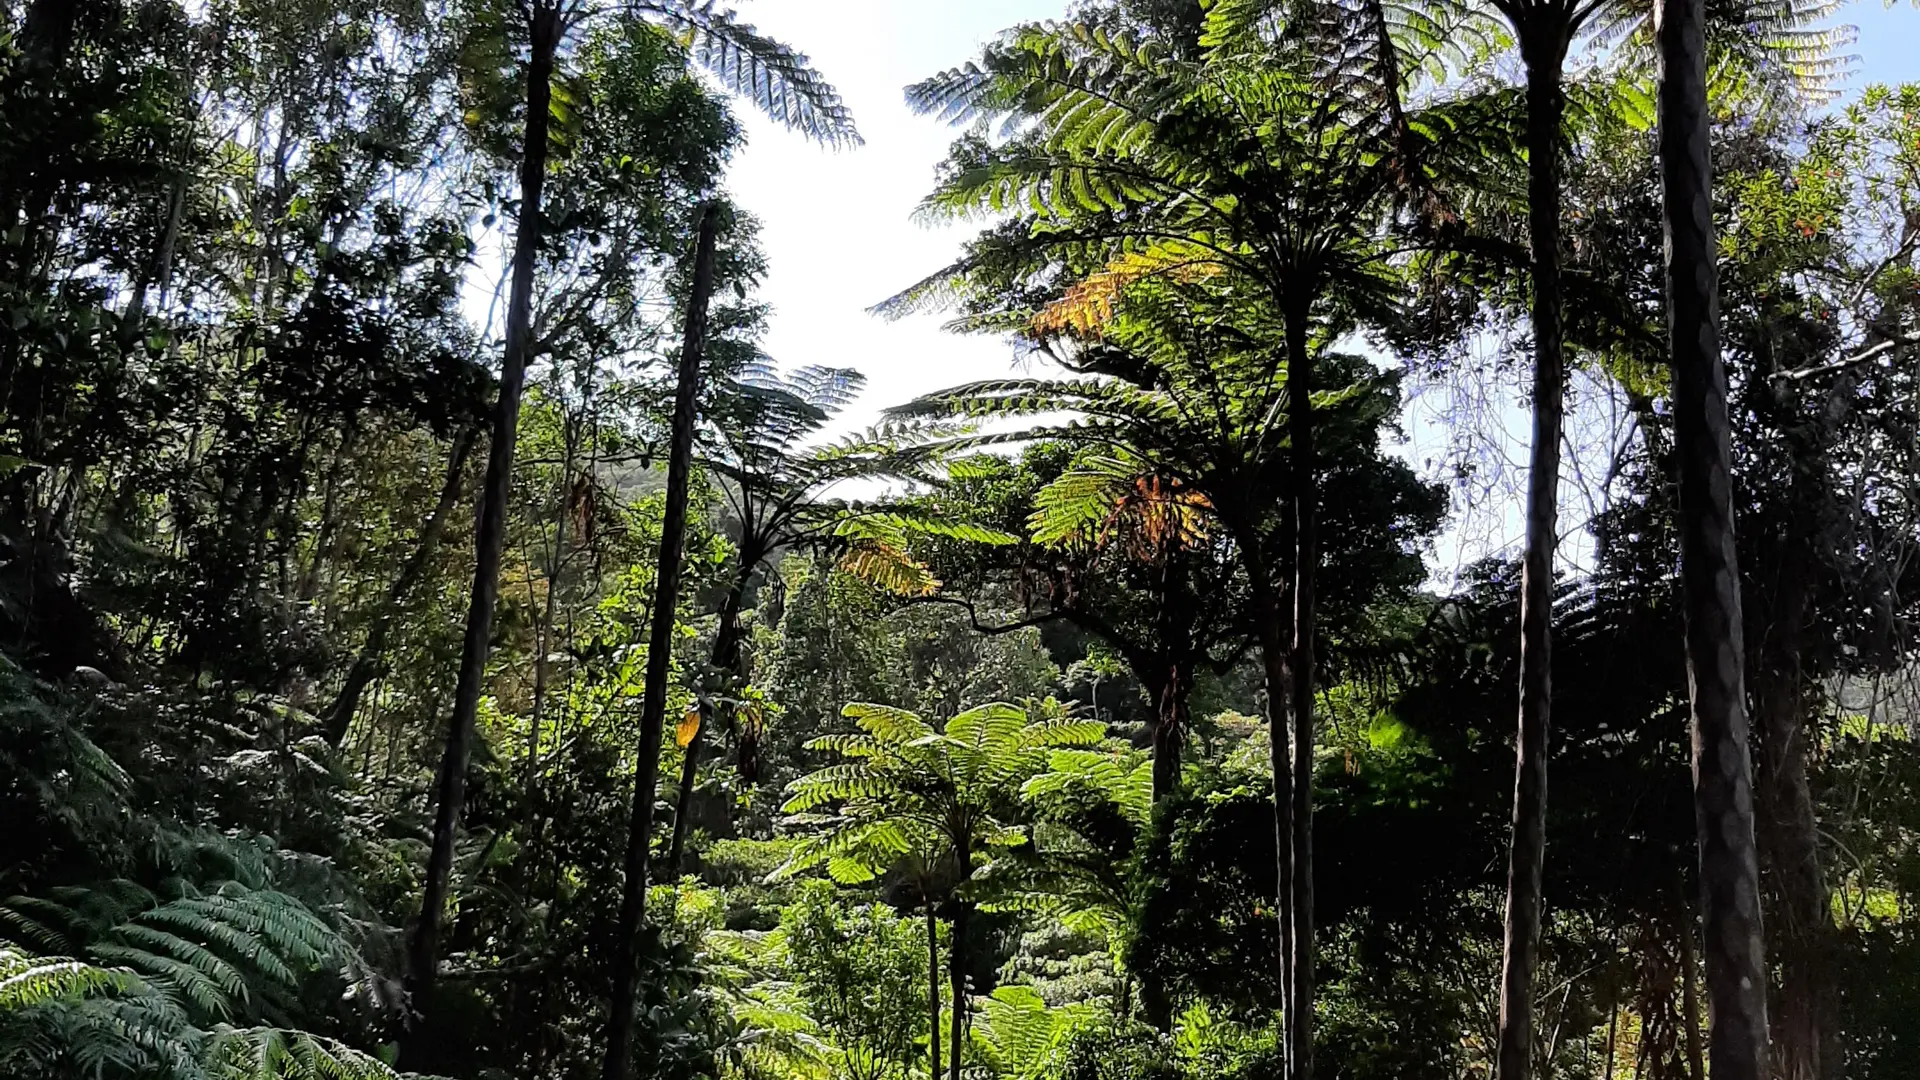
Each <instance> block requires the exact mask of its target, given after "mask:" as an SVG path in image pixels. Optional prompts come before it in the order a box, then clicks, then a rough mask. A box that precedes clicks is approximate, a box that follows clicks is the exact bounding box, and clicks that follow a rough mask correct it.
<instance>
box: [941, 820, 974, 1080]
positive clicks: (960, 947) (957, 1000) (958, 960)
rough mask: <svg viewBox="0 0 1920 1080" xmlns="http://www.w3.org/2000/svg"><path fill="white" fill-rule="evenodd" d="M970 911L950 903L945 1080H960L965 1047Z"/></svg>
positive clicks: (956, 902)
mask: <svg viewBox="0 0 1920 1080" xmlns="http://www.w3.org/2000/svg"><path fill="white" fill-rule="evenodd" d="M963 857H964V855H963ZM962 865H963V866H964V865H965V864H964V863H963V864H962ZM971 909H972V905H971V904H968V903H967V902H966V901H964V900H960V899H957V898H956V899H955V900H954V901H953V943H952V946H951V947H950V948H949V949H948V950H947V977H948V981H949V982H950V984H951V985H952V989H953V1016H952V1017H950V1018H949V1019H950V1020H951V1021H952V1025H953V1026H952V1029H951V1031H950V1033H949V1038H948V1040H947V1041H948V1042H949V1043H950V1044H952V1049H951V1050H950V1051H949V1052H950V1053H951V1055H952V1056H951V1058H950V1059H949V1060H948V1063H947V1080H960V1064H961V1058H963V1057H964V1056H965V1055H964V1054H962V1053H961V1049H962V1048H963V1047H965V1046H966V1045H967V923H968V917H969V916H970V915H972V913H973V912H972V910H971Z"/></svg>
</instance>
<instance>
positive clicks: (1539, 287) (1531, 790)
mask: <svg viewBox="0 0 1920 1080" xmlns="http://www.w3.org/2000/svg"><path fill="white" fill-rule="evenodd" d="M1520 29H1521V38H1520V40H1521V50H1522V56H1523V58H1524V59H1525V61H1526V66H1527V173H1528V176H1527V204H1528V224H1529V233H1530V239H1531V246H1532V260H1533V267H1532V276H1533V448H1532V456H1531V460H1530V461H1529V463H1528V473H1527V549H1526V556H1525V559H1524V561H1523V565H1522V569H1521V575H1520V729H1519V733H1518V737H1517V739H1516V746H1515V753H1514V783H1513V823H1512V851H1511V854H1510V856H1509V861H1508V864H1507V913H1506V950H1505V953H1504V956H1503V957H1502V962H1501V970H1500V1036H1499V1046H1498V1050H1497V1055H1496V1058H1495V1062H1494V1078H1495V1080H1527V1078H1528V1077H1530V1076H1531V1075H1532V1074H1533V972H1534V966H1535V964H1536V963H1537V961H1538V959H1539V951H1540V899H1541V874H1542V869H1543V867H1544V866H1545V864H1546V849H1547V756H1548V753H1549V749H1550V747H1551V741H1552V740H1551V734H1552V722H1553V717H1552V707H1553V552H1554V547H1555V544H1556V540H1557V538H1556V536H1555V529H1556V524H1557V518H1558V516H1559V509H1560V507H1559V501H1560V500H1559V489H1560V428H1561V419H1562V412H1563V409H1564V401H1563V400H1562V399H1563V395H1564V394H1565V382H1566V372H1565V359H1564V357H1563V356H1562V351H1561V340H1560V335H1561V328H1560V117H1561V112H1562V110H1563V109H1564V107H1565V99H1564V97H1563V95H1562V92H1561V85H1560V72H1561V65H1562V64H1563V62H1564V60H1565V57H1566V51H1567V35H1566V32H1565V29H1564V27H1563V26H1560V25H1557V24H1548V25H1546V26H1545V27H1534V28H1529V27H1522V28H1520Z"/></svg>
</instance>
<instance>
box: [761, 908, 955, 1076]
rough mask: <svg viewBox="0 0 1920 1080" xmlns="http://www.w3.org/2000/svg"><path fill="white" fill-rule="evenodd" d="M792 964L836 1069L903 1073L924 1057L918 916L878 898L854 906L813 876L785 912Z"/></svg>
mask: <svg viewBox="0 0 1920 1080" xmlns="http://www.w3.org/2000/svg"><path fill="white" fill-rule="evenodd" d="M780 935H781V940H782V942H783V943H784V945H785V947H786V954H787V970H788V971H789V973H790V976H791V978H792V979H793V981H794V984H795V990H796V991H797V994H798V996H799V998H800V1000H801V1001H802V1002H803V1003H804V1004H805V1006H806V1012H807V1014H808V1016H810V1017H811V1018H812V1019H813V1022H814V1024H815V1025H816V1026H817V1029H818V1031H819V1033H820V1035H821V1036H822V1037H823V1038H825V1039H826V1040H827V1041H828V1043H830V1044H831V1046H832V1052H831V1054H830V1055H829V1058H830V1061H831V1065H830V1067H831V1068H832V1070H833V1072H834V1073H835V1074H837V1075H843V1076H846V1077H849V1078H851V1080H882V1078H884V1077H888V1076H906V1075H909V1074H911V1073H912V1072H913V1071H914V1068H915V1067H916V1066H917V1064H918V1062H919V1060H920V1058H919V1056H918V1055H917V1054H916V1053H915V1046H916V1043H921V1044H924V1041H925V1037H926V1024H927V1013H926V1008H925V1003H926V973H927V953H926V942H925V939H924V937H923V934H922V931H921V929H920V927H919V926H918V924H916V923H915V922H914V921H913V920H911V919H903V918H899V917H897V916H895V915H893V914H892V913H890V912H888V911H886V910H885V909H884V908H883V907H882V906H880V905H878V904H868V905H866V906H865V907H862V908H858V909H853V910H849V909H848V907H847V905H846V903H845V900H844V898H843V897H841V896H840V895H839V894H838V892H837V890H836V889H835V888H834V887H833V886H832V885H830V884H827V883H825V882H818V881H815V882H809V883H807V884H806V885H804V886H803V887H802V888H801V889H800V890H799V892H798V894H797V896H796V897H795V899H794V901H793V902H792V903H791V904H789V905H787V906H786V907H785V909H784V910H783V911H782V913H781V916H780Z"/></svg>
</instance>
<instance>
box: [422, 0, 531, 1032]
mask: <svg viewBox="0 0 1920 1080" xmlns="http://www.w3.org/2000/svg"><path fill="white" fill-rule="evenodd" d="M528 30H529V31H530V37H531V42H530V45H531V52H530V55H529V59H528V64H527V115H526V133H525V138H524V140H523V142H522V147H521V161H520V214H519V221H518V223H517V225H516V227H515V235H514V251H513V273H512V285H511V288H510V290H509V292H508V300H507V340H506V356H505V360H504V362H503V363H502V365H501V369H500V397H499V401H498V403H497V404H496V405H495V407H494V415H493V439H492V442H491V444H490V445H489V447H488V450H487V479H486V488H485V490H484V491H483V492H482V494H481V502H480V514H479V524H478V527H477V528H476V529H475V535H474V550H475V558H474V570H473V596H472V600H471V602H470V603H469V605H468V608H467V629H466V638H465V640H464V642H463V644H462V647H461V654H460V678H459V681H458V683H457V684H456V686H455V689H454V702H453V716H452V719H451V721H450V722H449V724H448V730H447V745H446V753H445V754H444V755H442V757H441V759H440V770H439V773H438V775H436V776H435V778H434V792H435V803H436V807H435V812H434V821H433V847H432V851H431V853H430V854H429V855H428V857H427V875H426V888H425V890H424V895H423V896H422V898H421V903H420V919H419V922H418V924H417V925H416V926H415V928H414V935H413V942H412V948H411V950H410V954H409V956H408V963H407V971H408V980H407V982H408V990H409V993H410V994H411V999H412V1008H413V1009H414V1011H415V1013H416V1014H418V1013H419V1012H420V1011H421V1010H422V1009H424V1008H426V1007H427V1006H428V1005H429V1004H430V1002H431V1000H432V993H433V986H434V980H435V979H436V978H437V977H438V974H439V966H440V920H441V917H442V915H443V914H444V913H445V910H446V906H447V893H448V889H449V888H450V886H451V884H452V879H453V846H454V839H455V835H456V833H457V832H458V831H459V827H460V816H461V812H462V810H464V809H465V806H466V796H467V759H468V757H469V756H470V754H471V752H472V748H473V726H474V718H475V716H476V715H477V714H478V713H479V710H480V693H481V689H482V687H481V683H482V682H484V681H485V678H486V671H487V652H488V648H489V645H490V642H491V638H492V634H493V607H494V601H495V599H496V598H497V597H498V595H499V591H500V556H501V552H502V550H503V549H504V548H505V546H506V541H507V503H508V500H509V498H510V497H511V495H512V490H513V447H514V439H515V437H516V435H517V434H518V431H519V424H520V395H521V391H522V390H523V389H524V388H525V385H526V375H527V359H528V354H529V353H530V352H531V351H532V344H533V342H532V336H533V335H532V325H533V272H534V263H535V261H536V257H537V256H538V254H539V248H540V214H541V193H542V191H543V189H544V188H545V186H546V178H547V110H548V108H549V106H550V103H551V98H552V94H553V62H554V54H555V52H556V51H557V50H558V48H559V44H560V34H561V31H562V30H563V25H562V23H561V20H560V13H559V12H558V11H557V10H555V9H553V8H550V7H546V6H544V5H540V6H536V7H535V8H534V9H533V11H532V13H531V15H530V16H529V19H528ZM424 1031H425V1026H424V1025H419V1024H416V1026H415V1028H414V1032H420V1033H424ZM408 1042H409V1043H410V1044H411V1045H409V1046H408V1047H406V1048H405V1050H404V1052H405V1053H406V1060H407V1061H408V1062H409V1063H410V1064H413V1065H415V1067H416V1069H417V1068H424V1067H425V1066H426V1064H427V1063H426V1062H422V1061H421V1060H420V1058H421V1056H422V1054H424V1053H430V1051H431V1046H430V1044H429V1038H426V1037H422V1036H419V1035H416V1037H413V1038H410V1039H409V1040H408Z"/></svg>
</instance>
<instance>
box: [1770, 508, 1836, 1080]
mask: <svg viewBox="0 0 1920 1080" xmlns="http://www.w3.org/2000/svg"><path fill="white" fill-rule="evenodd" d="M1797 512H1798V511H1796V513H1797ZM1793 531H1794V532H1795V533H1796V534H1797V537H1799V540H1798V542H1795V541H1789V543H1788V544H1787V545H1786V547H1785V549H1784V550H1783V552H1782V559H1781V567H1780V581H1779V590H1780V592H1779V596H1778V600H1777V603H1776V605H1775V607H1774V617H1773V618H1772V619H1770V620H1769V623H1770V627H1769V633H1768V634H1767V636H1766V638H1765V639H1763V640H1762V642H1761V644H1760V649H1761V654H1762V666H1761V668H1760V670H1759V671H1757V672H1756V673H1755V681H1756V684H1757V685H1756V686H1755V688H1754V706H1755V708H1756V709H1757V710H1758V711H1759V739H1760V774H1759V778H1758V779H1759V789H1758V791H1757V793H1756V794H1757V798H1758V803H1759V836H1758V839H1759V840H1760V841H1761V848H1762V854H1763V855H1764V856H1765V861H1766V866H1767V871H1768V875H1769V877H1770V879H1771V889H1770V890H1769V891H1770V892H1771V894H1772V898H1773V906H1772V909H1771V918H1772V919H1774V920H1775V921H1774V925H1773V938H1774V952H1775V960H1776V961H1777V962H1778V963H1779V966H1780V997H1779V1015H1778V1016H1777V1017H1775V1018H1774V1025H1775V1026H1774V1032H1773V1035H1774V1041H1775V1056H1776V1061H1775V1066H1776V1072H1777V1075H1778V1076H1780V1077H1781V1078H1782V1080H1822V1078H1823V1077H1824V1076H1825V1075H1826V1072H1827V1070H1828V1069H1830V1067H1831V1065H1832V1064H1835V1063H1834V1062H1829V1061H1827V1060H1826V1058H1827V1055H1826V1053H1825V1051H1826V1045H1825V1044H1826V1042H1827V1040H1828V1039H1829V1038H1831V1037H1833V1036H1834V1034H1835V1032H1834V1030H1833V1026H1834V1025H1833V1023H1832V1017H1831V1015H1830V1013H1831V1007H1832V1001H1833V997H1834V993H1833V986H1832V973H1831V971H1830V970H1829V965H1828V962H1827V955H1828V947H1829V938H1830V937H1831V934H1832V915H1831V913H1830V908H1829V899H1828V893H1827V884H1826V875H1825V874H1824V873H1823V871H1822V868H1821V865H1820V847H1819V843H1820V841H1819V832H1818V824H1817V822H1816V819H1815V815H1814V806H1813V791H1812V787H1811V785H1810V784H1809V782H1808V779H1807V757H1808V742H1809V739H1808V722H1807V714H1808V710H1809V706H1810V700H1809V694H1808V690H1807V686H1806V684H1805V682H1804V678H1803V674H1802V671H1801V646H1800V626H1801V624H1802V622H1803V620H1804V619H1805V618H1806V594H1807V582H1806V568H1805V562H1806V560H1807V559H1808V558H1810V557H1811V556H1810V554H1809V552H1810V547H1809V546H1808V545H1810V544H1811V538H1809V537H1806V535H1805V532H1804V531H1803V530H1799V529H1796V530H1793Z"/></svg>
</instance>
